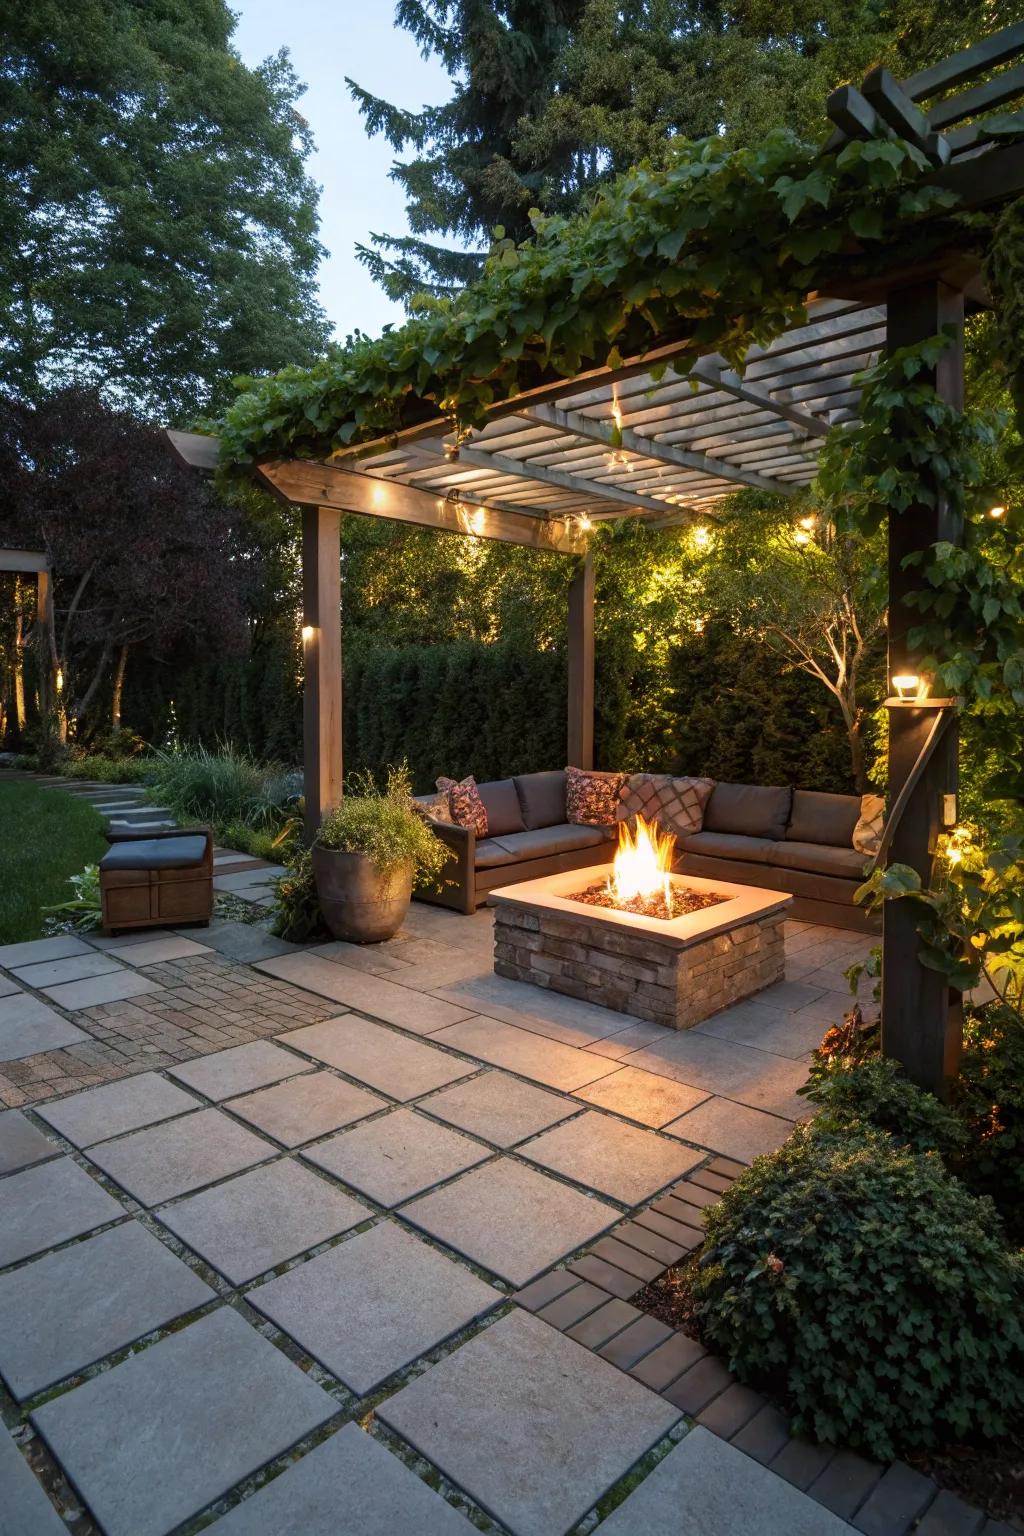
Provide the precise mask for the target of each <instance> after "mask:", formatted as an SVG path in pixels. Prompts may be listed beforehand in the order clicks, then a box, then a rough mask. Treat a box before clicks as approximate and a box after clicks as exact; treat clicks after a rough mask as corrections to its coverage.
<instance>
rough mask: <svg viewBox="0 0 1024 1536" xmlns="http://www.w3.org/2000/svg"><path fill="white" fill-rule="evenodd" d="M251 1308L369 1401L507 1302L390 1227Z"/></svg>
mask: <svg viewBox="0 0 1024 1536" xmlns="http://www.w3.org/2000/svg"><path fill="white" fill-rule="evenodd" d="M248 1299H249V1301H250V1302H251V1303H252V1305H253V1306H254V1307H258V1308H259V1310H260V1311H261V1312H265V1313H266V1315H267V1317H269V1318H270V1320H271V1321H272V1322H274V1323H276V1324H277V1326H278V1327H279V1328H281V1329H283V1330H284V1332H285V1333H287V1334H290V1335H291V1337H292V1338H293V1339H294V1340H295V1341H296V1343H298V1344H299V1345H301V1347H302V1348H303V1349H304V1350H307V1351H308V1353H309V1354H311V1355H313V1356H315V1358H316V1359H317V1360H319V1361H320V1363H321V1364H322V1365H324V1366H326V1367H327V1369H328V1370H329V1371H332V1372H333V1373H334V1375H335V1376H337V1377H338V1378H339V1379H340V1380H341V1381H343V1382H344V1383H345V1385H346V1386H347V1387H350V1388H351V1389H352V1391H353V1392H356V1393H358V1394H359V1396H360V1397H361V1396H363V1395H364V1394H365V1393H367V1392H371V1391H372V1390H373V1388H374V1387H376V1386H378V1385H379V1384H380V1383H381V1382H382V1381H386V1380H387V1378H388V1377H389V1376H392V1375H394V1373H395V1371H398V1370H401V1368H402V1366H404V1365H408V1364H409V1362H410V1361H412V1360H415V1359H417V1357H418V1356H420V1355H422V1354H425V1353H426V1351H427V1350H429V1349H433V1348H434V1346H435V1345H437V1344H440V1343H441V1342H442V1340H444V1339H447V1338H448V1337H449V1336H450V1335H451V1334H453V1333H456V1332H457V1331H458V1330H459V1329H460V1328H464V1327H465V1326H466V1324H467V1323H470V1322H472V1321H473V1319H474V1318H476V1317H479V1316H481V1314H482V1313H484V1312H487V1311H489V1310H490V1308H491V1307H494V1306H497V1305H498V1303H499V1302H501V1301H504V1299H505V1298H504V1296H503V1295H502V1293H501V1292H500V1291H496V1290H494V1289H493V1287H491V1286H489V1285H485V1284H484V1282H483V1281H482V1280H478V1279H477V1277H476V1275H473V1274H471V1273H470V1272H469V1270H468V1269H463V1268H462V1266H461V1265H459V1264H455V1263H453V1262H452V1260H451V1259H446V1258H445V1257H444V1256H443V1255H442V1254H440V1253H438V1252H437V1251H436V1249H434V1248H431V1247H429V1245H428V1244H427V1243H423V1242H420V1241H419V1239H418V1238H415V1237H413V1236H412V1235H411V1234H410V1233H408V1232H403V1231H401V1230H400V1229H399V1228H398V1227H395V1226H393V1225H392V1223H391V1222H389V1221H384V1222H381V1223H380V1225H379V1226H376V1227H373V1228H372V1229H371V1230H370V1231H369V1232H360V1233H358V1234H357V1235H356V1236H355V1237H352V1238H349V1240H348V1241H347V1242H345V1243H339V1244H338V1246H337V1247H336V1248H330V1249H328V1250H327V1252H326V1253H321V1254H319V1255H318V1256H317V1257H316V1258H314V1259H308V1260H307V1261H306V1263H305V1264H299V1265H297V1266H296V1268H295V1269H290V1270H289V1271H288V1273H287V1274H285V1275H281V1276H279V1277H278V1278H277V1279H276V1280H269V1281H268V1282H267V1284H266V1285H259V1286H257V1287H256V1289H255V1290H253V1291H250V1292H249V1293H248Z"/></svg>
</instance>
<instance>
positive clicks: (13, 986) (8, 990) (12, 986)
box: [0, 976, 21, 997]
mask: <svg viewBox="0 0 1024 1536" xmlns="http://www.w3.org/2000/svg"><path fill="white" fill-rule="evenodd" d="M20 991H21V988H20V987H19V986H18V983H17V982H16V981H15V980H13V978H12V977H10V976H0V997H10V996H11V994H12V993H13V992H20Z"/></svg>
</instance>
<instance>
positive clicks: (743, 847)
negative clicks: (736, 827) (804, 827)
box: [676, 832, 772, 864]
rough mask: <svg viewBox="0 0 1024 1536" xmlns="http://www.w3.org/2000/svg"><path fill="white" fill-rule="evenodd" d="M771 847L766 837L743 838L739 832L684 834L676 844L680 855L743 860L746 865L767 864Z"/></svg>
mask: <svg viewBox="0 0 1024 1536" xmlns="http://www.w3.org/2000/svg"><path fill="white" fill-rule="evenodd" d="M771 846H772V845H771V843H770V842H769V841H768V839H767V838H766V837H744V836H743V835H742V834H741V833H739V832H686V833H684V834H683V836H682V837H681V838H680V839H679V841H678V843H677V844H676V847H677V848H678V849H679V850H680V851H681V852H682V853H700V854H703V855H704V857H705V858H709V859H745V860H746V862H747V863H748V864H767V862H768V850H769V848H770V847H771Z"/></svg>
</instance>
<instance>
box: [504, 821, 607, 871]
mask: <svg viewBox="0 0 1024 1536" xmlns="http://www.w3.org/2000/svg"><path fill="white" fill-rule="evenodd" d="M607 836H608V833H607V830H606V829H605V828H604V827H571V826H568V825H566V824H563V825H562V826H560V827H535V828H534V829H533V831H532V832H510V833H509V834H508V836H507V837H499V838H494V839H488V841H494V842H497V843H499V844H500V845H501V847H502V848H504V849H505V850H506V852H508V853H510V854H511V855H512V857H513V858H514V859H546V858H550V857H551V855H552V854H555V853H573V852H575V850H576V849H577V848H599V847H600V846H601V844H602V843H604V842H606V841H607ZM477 846H478V848H479V844H478V845H477ZM502 862H504V861H502Z"/></svg>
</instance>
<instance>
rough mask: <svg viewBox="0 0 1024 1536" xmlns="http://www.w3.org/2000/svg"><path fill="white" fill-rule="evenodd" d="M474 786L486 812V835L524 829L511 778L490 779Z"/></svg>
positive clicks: (497, 835) (492, 835) (491, 835)
mask: <svg viewBox="0 0 1024 1536" xmlns="http://www.w3.org/2000/svg"><path fill="white" fill-rule="evenodd" d="M476 788H477V793H478V795H479V796H480V799H481V800H482V801H483V803H484V810H485V811H486V812H487V836H488V837H501V836H503V834H504V833H506V832H525V831H526V823H525V821H524V820H523V813H522V811H521V809H520V807H519V796H518V795H517V794H516V786H515V781H514V780H513V779H492V780H491V782H490V783H488V784H478V785H477V787H476Z"/></svg>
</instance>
